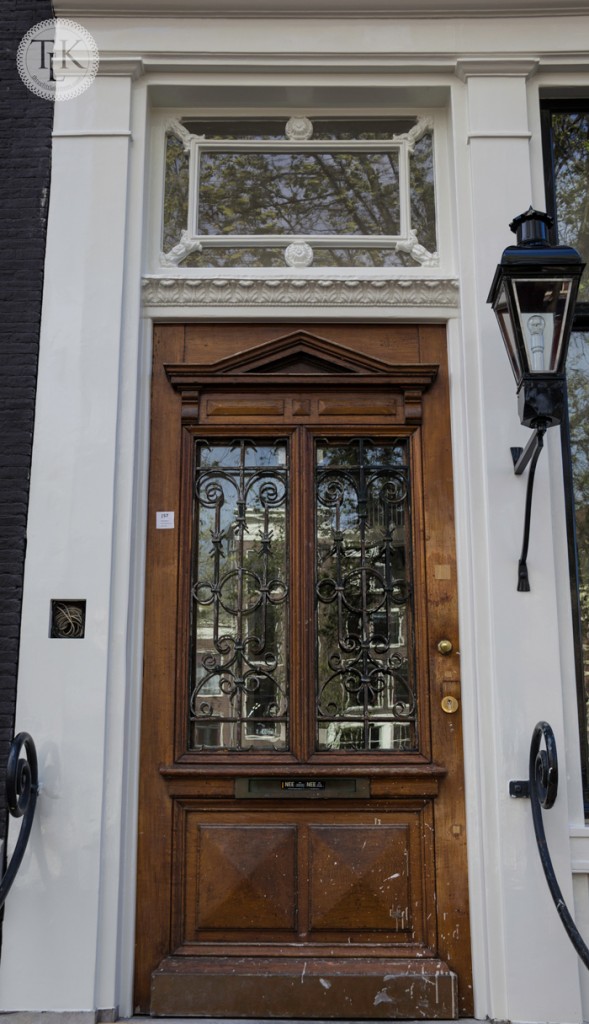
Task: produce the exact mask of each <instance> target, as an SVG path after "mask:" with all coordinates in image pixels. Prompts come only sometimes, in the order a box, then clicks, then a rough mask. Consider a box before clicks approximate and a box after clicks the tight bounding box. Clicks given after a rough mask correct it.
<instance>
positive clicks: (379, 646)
mask: <svg viewBox="0 0 589 1024" xmlns="http://www.w3.org/2000/svg"><path fill="white" fill-rule="evenodd" d="M315 525H316V579H315V597H316V621H317V660H316V665H317V669H316V671H317V747H318V749H319V750H331V751H336V750H358V751H367V750H414V749H416V746H417V709H416V698H415V680H414V668H413V633H412V616H411V603H412V578H411V525H410V509H409V467H408V453H407V442H406V441H405V440H402V439H392V440H390V441H378V442H376V441H373V440H371V439H370V438H354V439H352V440H350V441H337V440H335V441H324V440H322V441H319V442H317V445H316V459H315Z"/></svg>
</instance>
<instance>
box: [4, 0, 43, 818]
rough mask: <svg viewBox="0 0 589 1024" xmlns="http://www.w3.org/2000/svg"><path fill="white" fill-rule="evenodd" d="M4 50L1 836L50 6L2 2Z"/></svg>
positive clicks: (22, 535) (38, 268)
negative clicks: (39, 30)
mask: <svg viewBox="0 0 589 1024" xmlns="http://www.w3.org/2000/svg"><path fill="white" fill-rule="evenodd" d="M0 11H1V13H2V48H1V50H0V238H1V239H2V245H1V247H0V838H4V836H5V834H6V824H7V812H6V800H5V795H4V774H5V766H6V758H7V754H8V747H9V744H10V740H11V738H12V735H13V730H14V709H15V702H16V680H17V669H18V646H19V635H20V616H21V602H22V585H23V573H24V559H25V547H26V523H27V507H28V499H29V475H30V465H31V446H32V440H33V423H34V413H35V388H36V381H37V357H38V349H39V326H40V319H41V297H42V289H43V262H44V257H45V234H46V226H47V206H48V200H49V180H50V167H51V126H52V121H53V104H52V103H51V102H49V101H48V100H43V99H39V98H38V97H36V96H34V95H33V93H31V92H30V91H29V90H28V89H27V88H26V87H25V86H24V85H23V83H22V82H21V80H20V78H19V75H18V72H17V69H16V51H17V48H18V44H19V42H20V40H21V38H22V37H23V35H24V34H25V32H27V30H28V29H29V28H31V27H32V26H33V25H35V24H36V23H37V22H39V21H44V20H45V19H47V18H52V17H53V11H52V7H51V4H50V3H47V2H45V0H37V2H34V0H2V3H1V4H0Z"/></svg>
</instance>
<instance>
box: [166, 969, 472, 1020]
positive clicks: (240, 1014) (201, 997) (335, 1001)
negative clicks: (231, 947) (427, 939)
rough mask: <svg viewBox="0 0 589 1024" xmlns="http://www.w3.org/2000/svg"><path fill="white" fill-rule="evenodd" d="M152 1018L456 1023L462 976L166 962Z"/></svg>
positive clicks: (435, 971)
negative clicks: (436, 1021)
mask: <svg viewBox="0 0 589 1024" xmlns="http://www.w3.org/2000/svg"><path fill="white" fill-rule="evenodd" d="M151 1015H152V1016H154V1017H166V1016H175V1017H203V1018H207V1017H208V1018H215V1017H224V1018H228V1017H233V1018H236V1019H237V1018H250V1019H251V1018H256V1017H259V1018H261V1019H267V1018H283V1019H289V1020H292V1019H302V1020H321V1019H325V1020H328V1019H332V1020H334V1019H335V1020H408V1019H414V1018H416V1019H421V1020H423V1019H425V1018H430V1019H432V1020H456V1019H457V1017H458V999H457V978H456V975H455V974H454V972H453V971H451V970H450V969H449V968H448V966H447V964H445V963H443V961H441V960H434V959H427V960H425V959H424V960H417V959H411V960H409V959H407V960H386V961H383V960H364V959H360V958H358V959H349V960H344V961H340V962H338V961H336V960H318V959H313V960H310V959H309V960H304V959H300V960H293V959H286V958H285V959H277V958H276V959H260V958H255V957H242V958H235V957H226V958H208V957H166V958H165V959H164V960H163V961H162V962H161V964H160V965H159V967H158V968H157V970H155V971H154V972H153V974H152V976H151Z"/></svg>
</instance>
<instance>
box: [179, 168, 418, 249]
mask: <svg viewBox="0 0 589 1024" xmlns="http://www.w3.org/2000/svg"><path fill="white" fill-rule="evenodd" d="M399 196H400V193H399V153H398V151H396V150H393V151H391V152H388V153H354V152H351V153H329V152H322V153H317V152H313V153H228V152H224V151H223V150H216V151H215V152H203V153H201V155H200V169H199V192H198V221H197V233H198V234H202V235H292V234H305V235H322V234H323V235H354V234H358V235H398V234H399V232H400V230H401V221H400V209H399Z"/></svg>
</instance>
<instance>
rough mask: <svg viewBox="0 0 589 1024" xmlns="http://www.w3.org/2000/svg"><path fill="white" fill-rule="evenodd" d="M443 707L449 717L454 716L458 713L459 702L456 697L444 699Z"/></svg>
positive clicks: (442, 701)
mask: <svg viewBox="0 0 589 1024" xmlns="http://www.w3.org/2000/svg"><path fill="white" fill-rule="evenodd" d="M441 707H442V711H445V712H446V714H447V715H454V714H455V713H456V712H457V711H458V701H457V700H456V697H450V696H448V697H442V700H441Z"/></svg>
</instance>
